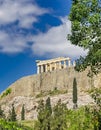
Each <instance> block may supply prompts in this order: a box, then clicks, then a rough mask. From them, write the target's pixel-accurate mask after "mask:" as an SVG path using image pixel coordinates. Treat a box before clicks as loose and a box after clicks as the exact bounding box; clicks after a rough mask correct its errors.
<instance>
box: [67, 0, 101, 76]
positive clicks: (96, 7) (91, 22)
mask: <svg viewBox="0 0 101 130" xmlns="http://www.w3.org/2000/svg"><path fill="white" fill-rule="evenodd" d="M72 1H73V4H72V8H71V13H70V17H69V18H70V20H71V22H72V33H71V35H69V39H70V40H71V42H72V44H74V45H77V46H80V47H83V48H84V49H87V50H88V54H87V56H86V57H85V58H83V57H80V59H79V60H77V66H76V70H78V71H82V70H84V69H85V68H87V66H90V68H91V71H92V72H93V73H95V74H96V73H98V72H101V0H72Z"/></svg>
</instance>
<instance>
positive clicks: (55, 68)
mask: <svg viewBox="0 0 101 130" xmlns="http://www.w3.org/2000/svg"><path fill="white" fill-rule="evenodd" d="M54 64H55V70H56V69H57V63H56V62H55V63H54Z"/></svg>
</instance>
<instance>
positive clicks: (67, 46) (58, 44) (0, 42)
mask: <svg viewBox="0 0 101 130" xmlns="http://www.w3.org/2000/svg"><path fill="white" fill-rule="evenodd" d="M71 5H72V2H71V0H0V92H2V91H3V90H5V89H6V88H7V87H8V86H9V85H11V84H12V83H13V82H15V81H16V80H18V79H20V78H21V77H23V76H28V75H33V74H36V62H35V61H36V60H46V59H50V58H57V57H62V56H65V57H70V58H71V59H72V60H75V59H77V58H78V57H79V56H80V55H82V56H85V55H86V53H87V52H86V51H84V50H83V49H82V48H80V47H77V46H74V45H72V44H71V43H70V41H68V40H67V34H70V33H71V22H70V20H69V18H68V15H69V13H70V9H71Z"/></svg>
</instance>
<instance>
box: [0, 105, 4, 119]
mask: <svg viewBox="0 0 101 130" xmlns="http://www.w3.org/2000/svg"><path fill="white" fill-rule="evenodd" d="M4 117H5V115H4V111H3V110H2V109H1V106H0V118H4Z"/></svg>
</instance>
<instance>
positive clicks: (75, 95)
mask: <svg viewBox="0 0 101 130" xmlns="http://www.w3.org/2000/svg"><path fill="white" fill-rule="evenodd" d="M73 103H74V108H76V107H77V82H76V78H74V80H73Z"/></svg>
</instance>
